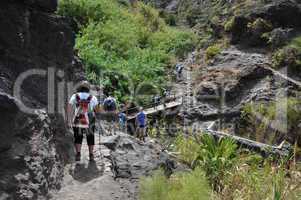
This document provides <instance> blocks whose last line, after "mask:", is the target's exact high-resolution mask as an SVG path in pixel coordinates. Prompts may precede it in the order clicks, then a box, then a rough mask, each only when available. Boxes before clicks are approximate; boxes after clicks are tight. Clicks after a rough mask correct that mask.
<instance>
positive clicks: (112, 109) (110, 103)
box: [103, 95, 118, 135]
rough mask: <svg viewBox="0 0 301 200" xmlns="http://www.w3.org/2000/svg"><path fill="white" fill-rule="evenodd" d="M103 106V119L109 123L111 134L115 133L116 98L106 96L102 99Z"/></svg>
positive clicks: (116, 116) (116, 118)
mask: <svg viewBox="0 0 301 200" xmlns="http://www.w3.org/2000/svg"><path fill="white" fill-rule="evenodd" d="M103 108H104V111H105V114H104V119H105V120H107V121H108V122H109V123H110V128H109V130H110V131H112V134H113V135H114V134H115V129H116V124H115V123H116V121H117V120H118V113H117V103H116V99H115V98H114V97H112V96H110V95H109V96H108V97H107V98H105V100H104V101H103Z"/></svg>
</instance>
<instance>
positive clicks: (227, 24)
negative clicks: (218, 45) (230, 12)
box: [224, 17, 234, 32]
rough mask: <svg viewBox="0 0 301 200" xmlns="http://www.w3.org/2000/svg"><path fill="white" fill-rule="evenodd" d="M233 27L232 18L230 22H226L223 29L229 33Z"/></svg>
mask: <svg viewBox="0 0 301 200" xmlns="http://www.w3.org/2000/svg"><path fill="white" fill-rule="evenodd" d="M233 25H234V17H232V18H230V20H228V21H227V22H226V23H225V25H224V29H225V31H226V32H230V31H231V30H232V28H233Z"/></svg>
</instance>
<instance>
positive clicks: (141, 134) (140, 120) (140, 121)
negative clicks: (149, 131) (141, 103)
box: [136, 107, 147, 142]
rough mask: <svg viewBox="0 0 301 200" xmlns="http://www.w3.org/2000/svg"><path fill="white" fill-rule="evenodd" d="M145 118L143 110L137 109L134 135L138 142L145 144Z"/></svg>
mask: <svg viewBox="0 0 301 200" xmlns="http://www.w3.org/2000/svg"><path fill="white" fill-rule="evenodd" d="M146 124H147V118H146V114H145V112H144V111H143V108H142V107H140V108H139V113H138V114H137V115H136V127H137V129H136V133H137V137H138V139H139V140H141V141H144V142H145V137H146Z"/></svg>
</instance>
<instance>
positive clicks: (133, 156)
mask: <svg viewBox="0 0 301 200" xmlns="http://www.w3.org/2000/svg"><path fill="white" fill-rule="evenodd" d="M105 132H106V133H110V132H111V131H110V130H108V129H106V131H105ZM96 136H97V137H96V138H95V139H96V145H95V162H89V161H88V157H89V156H88V155H89V154H88V147H87V145H86V144H85V142H84V145H83V149H82V161H81V162H77V163H75V162H73V163H71V164H69V165H67V166H66V167H65V174H64V181H63V185H62V188H61V190H60V191H58V192H57V193H56V194H53V197H52V199H53V200H65V199H66V200H113V199H120V200H135V199H138V191H139V179H140V178H141V177H143V176H147V175H150V174H151V173H152V172H153V171H154V170H156V169H158V168H159V167H161V166H165V168H166V169H168V166H172V165H173V164H170V163H173V161H171V160H169V156H168V155H167V154H166V153H165V152H162V149H161V146H160V145H159V144H157V143H156V142H154V141H152V140H150V139H148V140H147V141H146V142H145V143H142V142H140V141H138V140H137V139H136V138H134V137H132V136H130V135H128V134H125V133H122V132H119V131H116V135H114V136H109V135H106V134H103V135H101V137H100V140H99V137H98V135H96ZM99 144H100V145H99ZM171 170H172V169H171Z"/></svg>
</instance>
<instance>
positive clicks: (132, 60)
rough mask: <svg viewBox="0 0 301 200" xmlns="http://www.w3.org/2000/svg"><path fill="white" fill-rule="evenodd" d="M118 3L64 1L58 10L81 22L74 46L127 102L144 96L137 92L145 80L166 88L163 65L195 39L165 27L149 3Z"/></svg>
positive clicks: (93, 74) (94, 77) (91, 72)
mask: <svg viewBox="0 0 301 200" xmlns="http://www.w3.org/2000/svg"><path fill="white" fill-rule="evenodd" d="M118 2H120V1H116V0H61V1H60V4H59V9H58V13H59V14H61V15H64V16H67V17H70V18H73V19H74V20H75V21H76V22H77V24H78V27H79V29H80V31H79V34H78V35H77V39H76V49H77V50H78V54H79V56H80V58H81V59H82V60H83V62H84V64H85V69H86V72H87V75H88V77H89V78H90V79H91V81H92V82H94V83H99V82H100V83H102V84H103V85H104V87H105V91H107V92H110V93H113V95H115V96H116V97H117V98H118V100H121V101H124V100H125V99H130V100H131V99H132V100H133V99H136V96H137V95H143V94H137V88H140V86H141V84H148V85H153V86H154V88H159V89H161V88H162V87H164V83H165V76H166V74H165V67H167V66H168V64H169V61H170V60H171V59H172V58H173V57H175V56H183V55H184V54H185V53H186V52H187V51H191V50H192V49H193V48H194V45H195V40H196V39H195V36H194V34H193V33H192V32H189V31H183V30H179V29H175V28H171V27H169V26H167V25H166V24H165V22H164V20H163V19H161V18H160V17H159V13H158V12H157V11H156V10H155V9H153V8H152V7H150V6H147V5H145V4H143V3H138V5H137V8H135V10H132V9H131V8H130V7H129V6H127V4H124V3H122V4H119V3H118ZM124 5H126V6H124ZM140 99H141V98H140Z"/></svg>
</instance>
